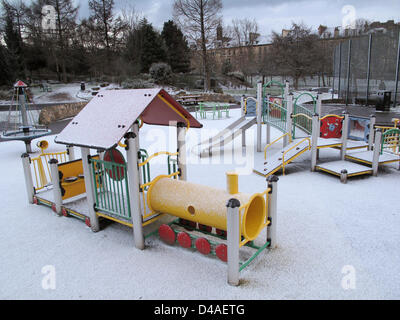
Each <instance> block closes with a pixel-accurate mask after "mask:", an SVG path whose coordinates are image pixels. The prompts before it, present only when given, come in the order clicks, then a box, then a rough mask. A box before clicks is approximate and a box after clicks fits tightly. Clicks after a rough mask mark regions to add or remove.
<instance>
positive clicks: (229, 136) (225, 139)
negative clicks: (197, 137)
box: [197, 117, 257, 157]
mask: <svg viewBox="0 0 400 320" xmlns="http://www.w3.org/2000/svg"><path fill="white" fill-rule="evenodd" d="M256 123H257V119H256V118H246V117H240V118H239V119H238V120H236V121H235V122H233V123H232V124H231V125H229V126H228V127H226V128H225V129H224V130H222V131H221V132H219V133H218V134H217V135H216V136H214V137H212V138H209V139H207V140H204V141H203V142H201V143H199V144H198V145H197V146H200V157H207V156H212V149H213V148H223V147H224V145H226V144H228V143H229V142H231V141H233V140H234V139H236V138H237V137H238V136H240V135H243V137H244V132H245V131H246V130H247V129H249V128H251V127H252V126H253V125H255V124H256Z"/></svg>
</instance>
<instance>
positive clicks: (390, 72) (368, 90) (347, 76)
mask: <svg viewBox="0 0 400 320" xmlns="http://www.w3.org/2000/svg"><path fill="white" fill-rule="evenodd" d="M399 63H400V31H399V30H392V31H390V30H389V31H387V32H386V33H382V34H370V35H367V36H363V37H359V38H352V39H349V40H346V41H343V42H341V43H340V44H339V45H338V46H336V47H335V50H334V81H333V85H334V89H335V91H336V92H338V94H339V97H340V98H342V99H344V100H345V102H346V104H350V103H359V104H363V105H374V104H376V103H378V102H379V101H380V103H383V100H384V103H385V105H387V106H392V107H396V105H399V104H400V92H399V91H400V85H399Z"/></svg>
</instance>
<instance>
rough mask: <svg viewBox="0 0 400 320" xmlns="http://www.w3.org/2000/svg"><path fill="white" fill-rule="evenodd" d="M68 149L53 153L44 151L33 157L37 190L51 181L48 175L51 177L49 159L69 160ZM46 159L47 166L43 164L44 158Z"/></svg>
mask: <svg viewBox="0 0 400 320" xmlns="http://www.w3.org/2000/svg"><path fill="white" fill-rule="evenodd" d="M67 154H68V152H67V151H62V152H53V153H42V154H40V155H39V156H38V157H36V158H32V159H31V163H32V166H33V172H34V174H35V181H36V186H35V190H36V191H39V190H42V189H44V188H45V187H46V185H48V183H49V181H48V179H47V176H48V177H49V178H50V179H51V172H50V166H49V163H48V161H49V160H50V159H53V158H55V159H57V160H58V161H59V162H60V163H63V162H66V161H67ZM42 159H44V160H45V163H46V167H45V166H44V165H43V160H42ZM45 168H46V169H47V175H46V170H45Z"/></svg>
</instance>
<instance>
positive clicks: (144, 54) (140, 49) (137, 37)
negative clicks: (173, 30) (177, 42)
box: [126, 18, 166, 73]
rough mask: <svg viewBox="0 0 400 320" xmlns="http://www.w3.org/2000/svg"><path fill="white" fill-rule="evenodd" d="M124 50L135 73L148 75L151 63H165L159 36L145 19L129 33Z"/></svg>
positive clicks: (163, 46)
mask: <svg viewBox="0 0 400 320" xmlns="http://www.w3.org/2000/svg"><path fill="white" fill-rule="evenodd" d="M126 49H127V50H126V59H127V60H128V62H129V63H130V64H132V66H131V67H132V68H133V69H134V70H136V71H137V72H142V73H148V72H149V69H150V66H151V65H152V64H153V63H156V62H165V61H166V53H165V45H164V43H163V40H162V38H161V35H160V34H159V33H158V32H157V31H156V30H154V28H153V26H152V25H151V23H149V22H148V21H147V19H146V18H144V19H142V20H141V21H140V23H139V24H138V26H137V28H136V29H134V30H132V31H131V32H130V34H129V36H128V40H127V44H126Z"/></svg>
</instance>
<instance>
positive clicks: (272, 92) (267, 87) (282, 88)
mask: <svg viewBox="0 0 400 320" xmlns="http://www.w3.org/2000/svg"><path fill="white" fill-rule="evenodd" d="M274 86H275V87H274ZM276 87H278V88H279V89H278V88H276ZM267 90H269V92H267ZM276 93H278V94H276ZM267 94H269V95H271V96H281V97H282V98H283V96H284V95H285V85H284V84H283V83H281V82H279V81H274V80H272V81H269V82H267V83H266V84H264V85H263V96H264V97H266V96H267Z"/></svg>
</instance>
